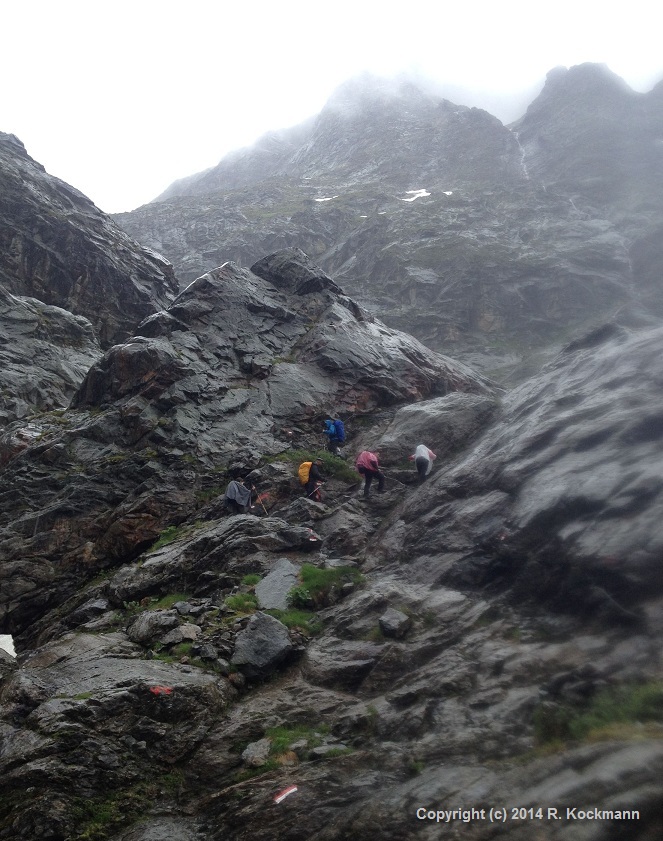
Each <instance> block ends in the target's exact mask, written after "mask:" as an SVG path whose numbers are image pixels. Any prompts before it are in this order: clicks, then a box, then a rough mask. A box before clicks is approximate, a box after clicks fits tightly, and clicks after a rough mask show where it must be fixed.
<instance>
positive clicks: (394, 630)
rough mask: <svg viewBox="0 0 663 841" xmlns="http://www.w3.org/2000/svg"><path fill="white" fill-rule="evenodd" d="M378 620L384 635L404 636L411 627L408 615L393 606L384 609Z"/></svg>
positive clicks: (398, 637) (397, 637)
mask: <svg viewBox="0 0 663 841" xmlns="http://www.w3.org/2000/svg"><path fill="white" fill-rule="evenodd" d="M378 621H379V623H380V628H381V629H382V633H383V634H384V635H385V637H395V638H396V639H400V638H401V637H404V636H405V634H407V632H408V631H409V630H410V628H411V627H412V620H411V619H410V617H409V616H408V615H407V614H405V613H403V612H402V611H400V610H396V609H395V608H393V607H390V608H389V610H387V611H385V613H383V614H382V616H381V617H380V619H379V620H378Z"/></svg>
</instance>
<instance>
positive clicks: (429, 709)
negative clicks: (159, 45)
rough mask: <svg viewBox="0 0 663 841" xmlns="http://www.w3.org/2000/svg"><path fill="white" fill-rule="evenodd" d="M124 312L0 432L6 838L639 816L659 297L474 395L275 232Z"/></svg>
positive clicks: (653, 710) (647, 811)
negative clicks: (54, 408) (239, 257)
mask: <svg viewBox="0 0 663 841" xmlns="http://www.w3.org/2000/svg"><path fill="white" fill-rule="evenodd" d="M489 128H490V129H491V131H492V130H493V128H495V127H494V125H493V126H492V128H491V127H490V126H489ZM12 294H13V295H15V296H16V297H18V296H17V293H15V292H14V293H12ZM26 306H27V305H26ZM30 306H31V307H32V306H33V305H32V304H30ZM35 307H36V305H35ZM35 311H36V309H35V310H31V312H35ZM31 317H32V316H31ZM64 321H66V322H69V321H70V319H68V317H67V316H65V317H64ZM77 323H78V324H79V326H81V329H82V330H83V332H85V330H84V329H83V328H84V325H83V324H82V322H77ZM54 329H55V328H54ZM58 329H59V328H58ZM133 332H134V335H133V336H132V337H131V338H130V339H129V341H127V342H125V343H124V344H120V345H115V346H114V347H112V348H110V349H108V350H107V351H106V352H105V353H104V354H103V356H101V357H100V358H99V359H97V360H96V361H95V362H94V363H93V364H92V366H91V368H90V370H89V371H88V373H87V375H86V377H85V379H84V381H83V382H82V384H81V386H80V388H79V390H78V391H77V392H76V396H75V399H74V402H73V406H72V407H71V408H69V409H67V410H66V411H64V412H59V413H54V412H47V413H43V414H37V415H35V416H34V417H32V418H30V420H29V421H21V420H18V421H15V422H13V423H10V424H9V425H8V426H7V428H6V430H5V432H4V434H3V435H2V437H1V438H0V470H1V476H2V480H3V481H2V494H1V495H0V499H1V501H2V506H1V513H0V558H1V560H0V630H1V631H2V632H3V633H11V634H13V636H14V639H15V643H16V647H17V651H18V657H17V658H16V659H15V660H14V659H13V658H11V657H9V655H3V654H2V653H1V652H0V740H1V744H2V749H1V751H0V774H1V775H2V779H3V797H2V799H1V800H0V838H1V839H10V841H34V839H36V838H45V839H51V841H92V839H95V841H101V839H109V841H152V839H155V838H157V837H159V838H165V839H168V838H172V839H173V841H174V839H178V840H179V839H183V840H184V841H193V839H203V838H204V839H206V841H217V839H218V841H221V839H224V841H225V839H229V838H231V839H233V838H236V839H240V838H246V837H251V838H256V839H274V840H275V841H276V839H287V838H288V839H298V838H302V839H303V838H312V837H315V838H320V839H329V841H332V839H338V841H340V839H346V838H381V839H382V838H385V839H390V838H391V839H394V841H396V839H398V841H401V840H402V839H409V838H415V837H416V838H431V839H432V838H439V837H442V836H443V834H444V833H446V834H447V835H448V836H449V837H450V838H453V837H458V838H461V837H462V838H465V837H467V838H471V839H486V841H487V839H488V838H494V837H496V836H497V835H501V836H507V837H511V838H513V839H514V841H518V839H520V838H531V837H533V836H532V833H533V831H534V830H535V831H536V833H537V836H538V837H540V838H541V839H543V841H548V839H549V840H550V841H578V839H579V838H580V837H582V838H592V839H597V841H608V839H609V841H613V840H614V841H617V839H619V838H625V837H628V838H629V839H630V838H633V839H634V841H651V839H652V838H655V837H658V835H659V834H660V831H659V830H660V828H661V825H662V820H663V817H662V813H661V806H660V803H661V798H660V794H661V784H660V779H661V764H662V762H663V749H662V748H661V745H662V744H663V741H662V740H661V736H662V735H663V733H662V730H661V727H662V722H661V715H660V706H661V697H662V695H663V689H662V684H663V674H662V672H663V662H662V660H661V638H662V637H663V618H662V617H663V593H662V592H661V576H660V564H659V560H660V549H661V545H660V544H661V529H660V525H659V524H660V522H661V511H660V507H661V499H662V498H663V497H662V496H661V490H662V487H661V479H660V477H661V476H663V469H662V468H663V466H662V465H661V464H660V459H661V456H660V452H659V451H660V446H659V444H660V440H659V439H660V437H661V436H660V433H661V429H663V426H662V425H661V422H660V419H661V416H662V412H663V409H662V408H661V397H660V394H661V390H660V388H659V387H658V386H659V385H660V382H659V381H660V364H659V360H660V358H661V352H662V351H663V347H662V344H663V332H662V330H661V328H660V327H659V328H651V327H649V328H647V327H644V326H642V325H640V326H639V327H637V326H633V325H632V326H631V327H630V328H627V327H625V326H624V325H623V324H617V323H614V322H613V323H610V324H607V325H605V326H604V327H602V328H601V329H598V330H595V331H594V332H592V333H589V334H587V335H585V336H584V337H583V338H582V339H581V340H578V341H574V342H572V343H570V344H568V345H567V346H566V347H565V349H564V351H563V352H562V353H561V354H559V355H558V356H557V357H556V358H555V359H554V360H553V361H552V362H551V363H550V364H549V365H548V366H547V367H545V368H544V369H543V370H542V371H541V372H540V373H539V374H537V375H536V376H534V377H532V378H531V379H529V380H527V381H525V382H524V383H522V384H521V385H520V386H519V387H518V388H516V389H514V390H512V391H511V392H509V393H505V394H502V395H499V396H496V395H495V392H494V390H493V389H492V388H491V386H490V384H489V383H488V382H487V381H486V380H485V379H484V378H482V377H480V376H478V375H476V374H475V373H474V372H472V371H471V370H469V369H468V368H467V367H465V366H463V365H460V364H457V363H454V362H452V361H451V360H450V359H448V358H446V357H442V356H440V355H438V354H435V353H433V352H432V351H430V350H428V349H427V348H425V347H423V346H422V345H420V344H419V343H417V342H416V341H414V340H412V339H410V338H409V337H407V336H404V335H403V334H399V333H397V332H395V331H393V330H391V329H389V328H387V327H385V326H384V325H383V324H381V323H380V322H378V321H376V320H374V319H373V318H372V317H371V316H370V315H368V314H367V313H366V312H365V311H364V310H362V309H361V308H360V307H359V306H358V305H357V304H356V303H355V302H354V301H353V300H352V299H350V298H347V297H346V296H345V295H344V294H343V292H342V291H341V290H340V286H339V284H338V281H337V279H335V278H331V277H329V276H328V275H327V274H326V273H325V272H324V271H322V270H321V269H320V268H319V267H317V266H316V265H314V264H313V263H312V262H311V261H310V260H309V259H308V257H306V255H304V254H303V253H302V252H300V251H299V250H297V249H287V250H285V251H281V252H278V253H275V254H273V255H271V256H270V257H267V258H263V259H261V260H260V262H259V264H258V265H256V266H254V268H253V270H247V269H241V268H239V267H238V266H237V265H233V264H226V265H224V266H221V267H220V268H218V269H215V270H214V271H213V272H210V273H209V274H207V275H205V276H203V277H201V278H200V279H199V280H197V281H196V282H195V283H193V284H192V285H191V286H190V287H189V288H188V289H187V290H185V291H184V292H183V293H182V294H181V295H180V296H179V297H178V298H177V299H176V300H175V301H174V302H173V304H172V305H171V306H170V307H168V309H166V310H163V311H160V312H158V313H155V314H153V315H151V316H149V317H148V318H147V319H146V320H144V321H143V322H142V324H141V325H140V327H139V328H138V329H137V330H135V331H133ZM332 410H334V411H338V412H340V413H341V414H342V415H343V416H344V420H345V421H346V428H347V430H348V441H347V442H346V444H345V446H344V448H343V456H344V458H340V457H336V456H332V455H331V454H329V453H321V454H322V455H324V456H325V460H324V462H323V472H324V473H325V485H324V488H323V491H324V499H323V503H321V504H318V503H312V502H310V501H309V500H306V499H305V496H304V492H303V490H302V488H301V486H300V485H299V483H298V480H297V466H298V464H299V462H300V461H301V460H302V459H303V458H304V457H305V456H308V455H312V454H313V453H317V452H321V450H322V441H321V428H322V420H323V418H324V416H325V415H326V413H327V412H330V411H332ZM422 442H423V443H425V444H427V445H428V446H430V447H431V448H432V449H433V450H435V451H436V452H437V453H438V459H437V461H436V463H435V468H434V471H433V473H432V474H431V475H430V476H429V477H428V478H427V479H426V481H425V482H424V483H423V484H421V485H420V484H419V483H418V482H417V479H416V473H415V470H414V467H413V465H412V463H411V462H409V461H408V460H407V456H408V455H410V454H411V452H412V451H413V447H414V446H416V445H417V444H418V443H422ZM377 448H381V453H382V455H381V458H382V465H383V468H384V471H385V474H386V486H385V493H383V494H379V495H377V494H376V495H375V496H372V497H371V498H370V499H368V500H364V499H363V498H362V488H361V480H360V477H359V475H358V474H356V473H355V472H354V471H353V467H352V465H353V460H354V457H355V455H356V454H357V453H358V452H360V451H361V450H363V449H377ZM235 475H241V476H245V477H247V478H248V481H249V483H250V484H254V485H255V487H256V493H257V494H259V497H257V498H256V500H255V503H256V504H255V507H254V508H253V509H251V511H250V513H248V514H241V515H236V516H230V515H229V514H228V512H227V511H226V510H225V509H224V506H223V501H222V500H223V494H224V491H225V487H226V484H227V482H228V481H229V479H230V478H231V476H235ZM275 579H278V583H276V584H275ZM290 585H293V586H290ZM277 596H278V598H276V597H277ZM272 599H274V601H272ZM275 602H278V603H275ZM606 710H607V712H606ZM292 787H296V791H295V790H293V789H292ZM284 795H285V796H284ZM279 797H282V798H283V799H281V800H280V801H279V802H276V800H275V798H276V799H277V800H278V799H279ZM491 807H492V808H506V809H507V810H510V809H511V808H513V807H519V808H526V809H529V808H530V807H531V808H538V807H542V808H544V809H547V808H548V807H551V808H558V809H559V810H560V814H561V815H563V816H564V819H561V820H555V821H554V822H553V821H552V820H551V821H547V820H544V819H541V820H539V819H538V818H534V817H532V818H531V820H530V819H529V818H528V820H527V821H526V822H525V821H524V820H521V819H520V818H518V819H517V820H516V819H514V820H511V819H509V820H508V821H507V820H505V821H504V823H501V824H499V825H498V824H496V823H493V822H491V821H490V820H487V819H482V818H477V819H476V820H472V821H469V822H465V821H464V820H463V818H462V816H461V817H455V818H449V819H448V821H447V819H445V820H444V821H441V822H437V821H436V820H432V819H428V818H427V817H426V812H427V811H429V810H434V811H435V813H436V814H437V811H438V810H448V811H451V810H454V809H459V808H474V809H476V810H479V811H480V810H485V812H486V814H488V812H489V810H490V808H491ZM567 808H576V809H598V810H602V809H611V810H615V809H628V810H637V811H638V813H639V818H638V820H637V821H635V820H634V821H629V822H626V821H624V820H614V819H608V818H606V819H605V820H602V821H598V820H596V821H594V822H592V823H591V824H590V823H589V821H587V822H582V823H581V822H580V821H578V820H576V819H574V818H566V817H565V816H566V809H567ZM421 809H423V810H424V816H423V817H422V814H421V812H420V811H418V810H421ZM507 814H508V815H511V812H508V813H507ZM440 823H443V825H442V826H441V825H440Z"/></svg>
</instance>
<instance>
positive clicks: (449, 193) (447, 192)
mask: <svg viewBox="0 0 663 841" xmlns="http://www.w3.org/2000/svg"><path fill="white" fill-rule="evenodd" d="M443 194H444V195H445V196H453V192H452V191H451V190H443Z"/></svg>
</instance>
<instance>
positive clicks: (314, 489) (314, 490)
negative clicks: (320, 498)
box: [306, 482, 325, 499]
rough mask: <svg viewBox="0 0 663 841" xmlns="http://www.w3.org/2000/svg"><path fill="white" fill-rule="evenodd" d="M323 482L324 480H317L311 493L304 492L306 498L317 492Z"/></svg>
mask: <svg viewBox="0 0 663 841" xmlns="http://www.w3.org/2000/svg"><path fill="white" fill-rule="evenodd" d="M324 484H325V483H324V482H318V484H317V485H316V486H315V487H314V488H313V490H312V491H311V493H310V494H306V499H308V498H309V497H310V496H313V494H315V493H317V492H318V491H319V490H320V488H321V487H322V486H323V485H324Z"/></svg>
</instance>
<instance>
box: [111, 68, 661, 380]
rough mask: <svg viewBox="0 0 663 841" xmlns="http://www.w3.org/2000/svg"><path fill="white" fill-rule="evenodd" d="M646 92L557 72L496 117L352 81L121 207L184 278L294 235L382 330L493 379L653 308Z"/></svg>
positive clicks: (606, 77)
mask: <svg viewBox="0 0 663 841" xmlns="http://www.w3.org/2000/svg"><path fill="white" fill-rule="evenodd" d="M662 119H663V117H662V106H661V95H660V86H657V87H656V88H654V89H653V90H652V91H650V92H649V93H647V94H641V93H636V92H634V91H632V90H631V89H630V88H629V87H628V86H627V85H626V84H625V83H624V82H623V81H622V80H621V79H619V77H617V76H616V75H615V74H613V73H612V72H611V71H610V70H609V69H608V68H606V67H604V66H602V65H592V64H586V65H580V66H577V67H573V68H570V69H565V68H558V69H556V70H553V71H551V73H550V74H549V76H548V78H547V80H546V83H545V85H544V88H543V90H542V91H541V93H540V94H539V96H537V97H536V99H535V100H534V101H533V102H532V103H530V105H529V107H528V108H527V110H526V112H525V113H524V115H523V116H522V117H521V118H520V119H519V120H518V121H517V122H516V123H514V124H513V125H511V126H505V125H503V124H502V123H501V122H500V121H499V120H498V119H496V118H495V117H492V116H491V115H490V114H488V113H487V112H485V111H482V110H480V109H476V108H468V107H465V106H462V105H457V104H455V103H452V102H450V101H448V100H445V99H441V98H440V97H439V96H438V95H437V94H435V93H434V92H433V91H432V90H431V89H430V88H429V87H418V86H417V85H416V84H415V83H413V82H412V81H410V80H399V81H391V80H390V81H384V80H380V79H376V78H374V77H362V78H359V79H356V80H352V81H350V82H348V83H347V84H346V85H344V86H342V87H341V88H340V89H339V90H338V91H337V92H336V93H335V94H334V95H333V96H332V97H331V98H330V100H329V102H328V103H327V105H326V106H325V107H324V108H323V110H322V111H321V113H320V114H319V115H318V117H317V118H316V119H315V120H313V121H312V122H310V123H307V124H306V125H303V126H298V127H296V128H294V129H292V130H290V131H289V132H283V133H280V134H279V135H275V136H266V137H265V138H263V140H262V141H260V142H259V143H258V144H257V145H256V147H254V148H252V149H247V150H244V151H242V152H241V153H236V154H234V155H232V156H229V157H228V158H225V159H224V160H223V161H221V163H220V164H219V165H218V166H217V167H215V168H213V169H211V170H209V171H207V172H205V173H200V174H199V175H197V176H192V177H191V178H190V179H186V180H185V181H181V182H176V184H174V185H172V186H171V187H170V188H169V189H168V190H167V191H166V192H165V193H163V194H162V195H161V196H160V197H159V199H158V200H157V201H156V202H155V203H153V204H150V205H146V206H144V207H142V208H139V209H138V210H136V211H134V212H132V213H130V214H119V215H118V216H117V217H116V219H117V220H118V222H119V223H120V224H121V225H122V226H123V227H125V228H126V230H127V231H129V232H130V233H131V235H132V236H134V237H135V238H136V239H138V240H139V241H141V242H143V243H145V244H147V245H149V246H150V247H152V248H154V249H156V250H157V251H159V252H161V253H163V254H165V255H166V256H167V257H168V259H170V260H172V262H173V264H174V265H175V267H176V270H177V272H178V275H179V277H180V279H181V280H182V281H183V282H188V281H189V280H192V279H193V278H194V277H196V276H197V275H199V274H200V273H201V272H203V271H206V270H208V269H209V268H211V267H212V266H213V265H215V264H216V263H218V262H220V261H221V260H222V259H223V258H227V257H232V259H233V260H235V261H236V262H238V263H239V264H242V265H250V264H251V263H252V262H253V261H255V260H256V259H258V258H259V257H260V255H261V254H263V253H269V252H270V251H273V250H275V249H277V248H282V247H289V246H291V245H299V246H301V247H303V248H304V249H305V250H306V252H307V253H308V254H310V255H311V256H312V257H313V258H314V259H315V260H316V261H317V262H318V263H319V264H320V265H321V266H322V267H323V268H325V270H327V271H329V272H331V273H332V274H333V275H334V276H335V277H337V278H339V279H340V280H341V281H342V283H343V285H344V287H345V288H346V289H347V290H348V292H349V293H350V294H352V295H353V296H354V297H356V298H357V299H358V300H359V301H360V302H361V303H362V305H364V306H366V307H367V308H368V309H370V310H371V311H372V312H375V314H376V315H378V316H379V317H380V318H382V319H384V320H385V321H386V323H388V324H391V325H392V326H395V327H398V328H399V329H405V330H407V331H408V332H410V333H412V334H413V335H415V336H417V338H419V339H421V340H422V341H425V342H426V343H427V344H428V345H430V346H431V347H433V348H435V349H438V350H440V351H443V352H453V354H455V355H456V356H458V357H459V358H462V359H464V360H466V361H468V362H470V363H471V364H476V365H479V366H480V367H481V368H483V369H484V370H489V371H493V373H495V374H496V375H497V376H499V377H500V378H501V379H505V378H506V379H507V380H508V379H509V378H510V377H511V378H516V379H517V378H518V377H519V376H520V375H521V373H522V372H523V370H524V369H523V366H522V362H523V360H527V359H531V357H532V354H533V353H534V354H536V353H537V352H538V351H539V350H540V349H541V348H542V347H545V346H548V345H553V346H555V345H556V346H559V343H560V342H562V341H564V340H565V339H566V338H568V337H569V336H570V335H572V334H573V331H574V330H582V329H584V328H586V327H588V326H591V325H592V324H598V323H600V321H601V320H602V319H605V318H607V317H609V316H611V315H612V314H614V313H616V312H617V311H621V312H622V313H623V314H624V317H634V318H640V317H641V316H642V314H643V313H644V312H645V311H646V312H652V311H654V312H656V313H658V314H660V312H661V301H660V285H659V284H658V282H657V281H656V280H653V281H652V278H655V277H656V276H657V275H658V274H659V273H660V266H661V254H660V253H659V252H658V251H657V246H656V245H655V243H656V242H658V241H659V239H660V238H659V237H658V232H659V231H660V226H661V218H662V206H661V204H662V200H661V186H662V185H661V180H662V178H663V175H662V171H663V170H662V164H661V154H660V151H661V137H663V131H662V130H661V120H662Z"/></svg>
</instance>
